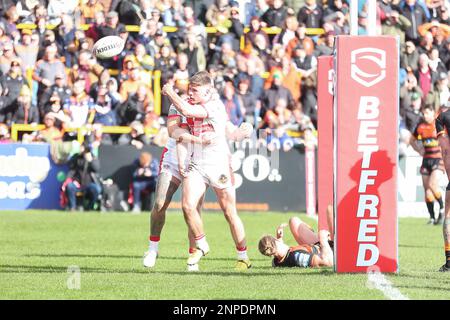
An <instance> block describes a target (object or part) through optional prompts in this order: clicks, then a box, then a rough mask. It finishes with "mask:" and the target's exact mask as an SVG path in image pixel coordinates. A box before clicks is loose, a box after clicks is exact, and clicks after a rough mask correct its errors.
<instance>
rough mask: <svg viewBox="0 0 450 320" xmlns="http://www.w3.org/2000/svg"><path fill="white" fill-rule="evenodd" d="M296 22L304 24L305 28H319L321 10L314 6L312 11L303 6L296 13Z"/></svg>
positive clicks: (321, 16) (320, 25)
mask: <svg viewBox="0 0 450 320" xmlns="http://www.w3.org/2000/svg"><path fill="white" fill-rule="evenodd" d="M297 20H298V22H299V23H304V24H305V25H306V27H307V28H321V27H322V20H323V9H322V7H321V6H316V7H315V8H314V9H310V8H308V7H307V6H304V7H302V8H301V9H300V10H299V11H298V14H297Z"/></svg>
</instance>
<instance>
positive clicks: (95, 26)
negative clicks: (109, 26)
mask: <svg viewBox="0 0 450 320" xmlns="http://www.w3.org/2000/svg"><path fill="white" fill-rule="evenodd" d="M105 26H106V19H105V13H104V12H103V11H96V12H95V15H94V21H92V23H90V25H89V29H88V30H86V33H85V34H86V37H88V38H91V39H92V40H93V42H94V43H95V42H97V40H98V39H100V29H101V28H103V27H105Z"/></svg>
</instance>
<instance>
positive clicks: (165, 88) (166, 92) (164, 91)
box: [161, 83, 173, 96]
mask: <svg viewBox="0 0 450 320" xmlns="http://www.w3.org/2000/svg"><path fill="white" fill-rule="evenodd" d="M171 92H173V85H171V84H170V83H166V84H165V85H164V86H163V88H162V90H161V93H162V94H163V95H165V96H167V95H169V94H170V93H171Z"/></svg>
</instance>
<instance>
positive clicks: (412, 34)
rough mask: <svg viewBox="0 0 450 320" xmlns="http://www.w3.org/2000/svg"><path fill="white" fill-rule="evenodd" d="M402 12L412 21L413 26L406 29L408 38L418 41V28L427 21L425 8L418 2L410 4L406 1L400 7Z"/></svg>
mask: <svg viewBox="0 0 450 320" xmlns="http://www.w3.org/2000/svg"><path fill="white" fill-rule="evenodd" d="M400 9H401V11H400V13H401V14H402V15H404V16H405V17H406V18H407V19H408V20H409V21H410V22H411V26H410V27H409V28H407V29H406V32H405V35H406V40H412V41H414V42H415V43H417V41H418V39H419V38H420V34H419V32H418V30H417V28H418V27H419V26H420V25H421V24H424V23H426V22H427V15H426V13H425V10H424V9H423V8H422V7H421V6H420V5H419V4H418V3H416V4H415V5H414V6H412V7H411V6H409V5H407V4H406V3H405V4H404V5H403V6H402V7H401V8H400Z"/></svg>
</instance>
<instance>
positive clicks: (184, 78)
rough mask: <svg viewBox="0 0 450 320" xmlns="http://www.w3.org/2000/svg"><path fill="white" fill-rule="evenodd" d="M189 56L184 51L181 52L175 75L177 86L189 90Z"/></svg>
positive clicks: (182, 89)
mask: <svg viewBox="0 0 450 320" xmlns="http://www.w3.org/2000/svg"><path fill="white" fill-rule="evenodd" d="M188 63H189V61H188V56H187V55H186V54H185V53H184V52H180V53H179V54H178V56H177V67H176V69H175V73H174V75H173V80H174V81H175V86H176V87H177V89H179V90H181V91H183V92H187V89H188V84H189V77H190V76H191V75H190V74H189V69H188Z"/></svg>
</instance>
